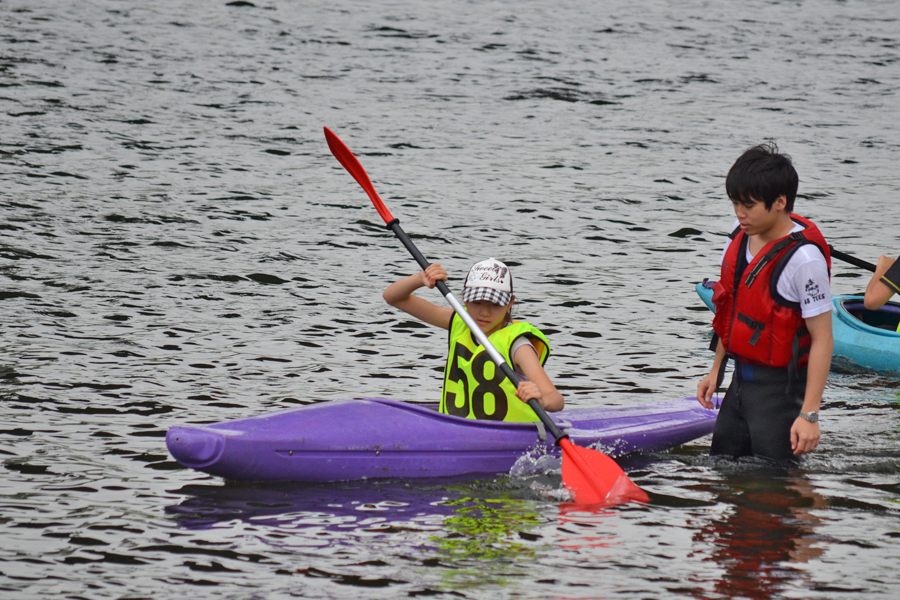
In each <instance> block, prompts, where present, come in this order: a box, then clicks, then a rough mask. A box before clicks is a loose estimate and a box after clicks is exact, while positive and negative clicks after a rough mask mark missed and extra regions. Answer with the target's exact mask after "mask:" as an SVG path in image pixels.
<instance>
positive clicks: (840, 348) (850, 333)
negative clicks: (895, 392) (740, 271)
mask: <svg viewBox="0 0 900 600" xmlns="http://www.w3.org/2000/svg"><path fill="white" fill-rule="evenodd" d="M714 283H715V282H714V281H709V280H704V281H703V283H698V284H697V287H696V289H697V294H698V295H699V296H700V299H701V300H703V303H704V304H706V306H707V307H708V308H709V309H710V310H711V311H713V312H715V307H714V306H713V303H712V295H713V291H712V286H713V284H714ZM831 316H832V320H831V324H832V325H831V326H832V329H833V332H834V363H835V364H839V365H841V366H847V367H851V368H863V369H870V370H873V371H879V372H883V373H887V374H894V375H900V333H898V332H897V325H898V323H900V304H898V303H896V302H888V303H887V304H885V305H884V306H882V307H881V308H879V309H878V310H866V307H865V306H864V305H863V297H862V296H843V295H842V296H833V297H832V298H831Z"/></svg>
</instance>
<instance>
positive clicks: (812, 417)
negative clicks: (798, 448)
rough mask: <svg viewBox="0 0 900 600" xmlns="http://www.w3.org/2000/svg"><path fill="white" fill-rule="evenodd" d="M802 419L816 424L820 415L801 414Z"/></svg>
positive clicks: (815, 413) (812, 413) (814, 413)
mask: <svg viewBox="0 0 900 600" xmlns="http://www.w3.org/2000/svg"><path fill="white" fill-rule="evenodd" d="M800 418H801V419H806V420H807V421H809V422H810V423H815V422H817V421H818V420H819V413H817V412H802V411H801V412H800Z"/></svg>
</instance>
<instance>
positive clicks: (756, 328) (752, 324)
mask: <svg viewBox="0 0 900 600" xmlns="http://www.w3.org/2000/svg"><path fill="white" fill-rule="evenodd" d="M737 318H738V321H740V322H741V323H743V324H745V325H746V326H747V327H749V328H750V329H752V330H753V336H752V337H751V338H750V341H749V342H748V343H749V344H750V345H751V346H755V345H756V342H758V341H759V336H760V334H762V332H763V331H764V330H765V328H766V324H765V323H760V322H759V321H756V320H755V319H751V318H750V317H748V316H747V315H745V314H744V313H742V312H739V313H738V316H737Z"/></svg>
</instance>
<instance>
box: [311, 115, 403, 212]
mask: <svg viewBox="0 0 900 600" xmlns="http://www.w3.org/2000/svg"><path fill="white" fill-rule="evenodd" d="M325 139H326V140H327V141H328V148H329V149H330V150H331V153H332V154H334V157H335V158H336V159H338V162H340V163H341V164H342V165H344V168H345V169H347V172H348V173H350V174H351V175H353V179H355V180H356V183H358V184H359V185H360V186H362V189H364V190H366V193H367V194H368V195H369V198H370V199H371V200H372V204H374V205H375V210H377V211H378V214H379V215H381V218H382V219H384V222H385V223H390V222H391V221H393V220H394V216H393V215H392V214H391V211H389V210H388V209H387V206H385V205H384V202H382V200H381V197H380V196H379V195H378V192H376V191H375V186H374V185H372V181H371V180H370V179H369V175H368V173H366V170H365V169H363V166H362V164H361V163H360V162H359V159H358V158H356V156H354V155H353V153H352V152H350V148H348V147H347V145H346V144H344V142H342V141H341V139H340V138H339V137H338V136H336V135H334V132H333V131H331V130H330V129H328V128H327V127H326V128H325Z"/></svg>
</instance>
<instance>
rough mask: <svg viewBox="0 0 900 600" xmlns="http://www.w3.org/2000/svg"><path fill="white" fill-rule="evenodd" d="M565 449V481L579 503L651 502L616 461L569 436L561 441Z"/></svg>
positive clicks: (563, 471)
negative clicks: (581, 446) (579, 444)
mask: <svg viewBox="0 0 900 600" xmlns="http://www.w3.org/2000/svg"><path fill="white" fill-rule="evenodd" d="M559 445H560V447H561V448H562V451H563V462H562V479H563V484H564V485H565V486H566V487H567V488H569V489H570V490H572V493H573V494H574V495H575V502H577V503H579V504H604V505H607V506H612V505H614V504H622V503H624V502H632V501H634V502H649V501H650V497H649V496H648V495H647V493H646V492H645V491H644V490H642V489H641V488H639V487H638V486H637V485H635V483H634V482H633V481H631V479H629V478H628V475H626V474H625V471H623V470H622V467H620V466H619V465H618V464H616V461H614V460H613V459H611V458H610V457H608V456H607V455H605V454H603V453H602V452H597V451H596V450H589V449H587V448H580V447H578V446H576V445H575V444H573V443H572V442H570V441H569V440H567V439H562V440H560V441H559Z"/></svg>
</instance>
